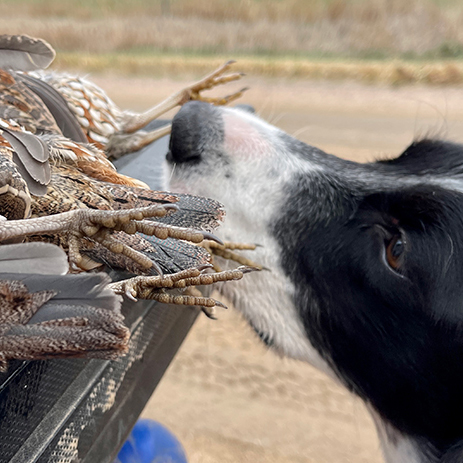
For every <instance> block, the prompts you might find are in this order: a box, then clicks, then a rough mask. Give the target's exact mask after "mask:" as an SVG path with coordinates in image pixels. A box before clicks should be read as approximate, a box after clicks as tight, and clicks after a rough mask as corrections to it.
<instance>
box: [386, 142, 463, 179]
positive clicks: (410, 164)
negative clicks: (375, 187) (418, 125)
mask: <svg viewBox="0 0 463 463" xmlns="http://www.w3.org/2000/svg"><path fill="white" fill-rule="evenodd" d="M377 164H381V165H385V166H393V169H394V172H395V173H402V174H405V175H407V174H408V175H426V174H434V175H435V174H444V175H445V174H447V175H449V174H452V175H461V174H462V173H463V146H462V145H461V144H459V143H452V142H449V141H443V140H433V139H423V140H416V141H414V142H413V143H412V144H411V145H410V146H409V147H408V148H407V149H406V150H405V151H404V152H403V153H402V154H401V155H400V156H399V157H397V158H395V159H388V160H382V161H377Z"/></svg>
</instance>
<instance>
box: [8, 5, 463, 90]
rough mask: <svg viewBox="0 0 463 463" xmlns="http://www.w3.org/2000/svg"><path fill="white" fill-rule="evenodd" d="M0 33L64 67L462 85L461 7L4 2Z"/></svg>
mask: <svg viewBox="0 0 463 463" xmlns="http://www.w3.org/2000/svg"><path fill="white" fill-rule="evenodd" d="M0 28H1V30H2V31H3V32H4V33H28V34H29V35H33V36H37V37H42V38H44V39H46V40H48V41H49V42H50V43H51V44H52V45H53V46H54V47H55V48H56V49H57V50H58V52H59V54H58V56H59V60H58V65H59V66H61V67H63V68H66V67H79V68H84V69H88V70H92V71H96V70H98V71H99V70H104V69H106V70H109V69H111V70H114V69H118V70H122V71H123V72H126V73H139V74H140V73H142V74H158V75H159V74H161V75H165V74H167V73H170V75H172V73H176V72H182V70H188V71H189V72H194V73H200V72H204V71H205V70H208V69H210V68H211V65H213V63H216V62H218V61H222V59H229V58H231V57H234V58H239V59H240V61H241V65H242V67H244V68H245V70H246V71H247V72H249V73H253V74H265V75H274V76H285V77H304V78H309V77H311V78H312V77H322V78H353V79H361V80H366V81H381V82H388V83H400V82H426V83H438V84H443V83H461V82H462V81H463V79H462V72H463V71H462V68H461V64H460V61H459V60H460V59H461V58H462V57H463V2H461V1H459V0H407V1H403V0H349V1H348V0H310V1H307V0H284V1H281V0H214V1H211V0H194V1H187V0H130V1H123V0H96V1H92V0H80V1H79V2H75V1H74V0H41V1H37V0H4V1H3V2H2V16H1V18H0ZM216 57H220V58H216ZM391 59H392V60H393V61H392V62H391ZM452 60H453V61H452ZM206 63H207V64H206ZM425 63H428V64H425ZM429 63H432V64H429Z"/></svg>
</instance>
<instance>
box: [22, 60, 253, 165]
mask: <svg viewBox="0 0 463 463" xmlns="http://www.w3.org/2000/svg"><path fill="white" fill-rule="evenodd" d="M233 63H234V61H229V62H227V63H225V64H224V65H223V66H220V67H219V68H218V69H216V70H215V71H214V72H212V73H211V74H209V75H207V76H206V77H204V78H203V79H201V80H199V81H198V82H196V83H194V84H192V85H190V86H188V87H186V88H184V89H182V90H180V91H179V92H177V93H175V94H174V95H171V96H170V97H168V98H167V99H166V100H164V101H162V102H161V103H159V104H158V105H156V106H154V107H153V108H151V109H149V110H148V111H146V112H144V113H134V112H131V111H123V110H121V109H120V108H119V107H118V106H117V105H116V104H115V103H114V102H113V101H112V100H111V99H110V98H109V97H108V96H107V95H106V93H105V92H104V91H103V90H102V89H101V88H99V87H98V86H96V85H95V84H93V83H92V82H90V81H89V80H87V79H84V78H82V77H78V76H73V75H69V74H60V73H50V72H46V71H37V72H33V73H30V74H29V76H28V77H29V80H30V82H31V83H30V84H29V86H30V87H31V88H33V89H34V91H35V92H36V93H37V95H39V96H41V97H42V96H43V95H44V94H46V93H47V90H46V88H44V86H43V85H39V84H38V83H36V84H33V83H32V82H33V79H36V80H39V81H42V82H43V83H46V84H48V85H49V86H51V87H52V88H53V89H54V90H56V91H58V92H59V93H60V94H61V95H62V97H63V98H64V99H65V100H66V102H67V105H68V107H69V109H70V110H71V112H72V113H73V114H74V116H75V118H76V120H77V121H78V122H79V124H80V126H81V128H82V130H83V132H84V133H85V135H86V137H87V139H88V141H89V142H90V143H94V144H95V145H96V146H98V147H99V148H101V149H103V150H104V151H105V152H106V154H107V156H108V157H110V158H119V157H121V156H123V155H124V154H127V153H132V152H134V151H137V150H139V149H141V148H143V147H144V146H147V145H148V144H149V143H152V142H153V141H154V140H156V139H158V138H160V137H162V136H164V135H167V134H169V133H170V130H171V127H170V125H169V126H166V127H163V128H161V129H157V130H154V131H151V132H146V131H144V130H142V129H143V128H144V127H145V126H146V125H147V124H148V123H149V122H151V121H153V120H154V119H157V118H158V117H160V116H161V115H162V114H164V113H166V112H167V111H169V110H171V109H173V108H175V107H176V106H180V105H183V104H185V103H186V102H188V101H192V100H201V101H207V102H210V103H212V104H217V105H224V104H228V103H230V102H231V101H234V100H236V99H238V98H239V97H241V95H242V94H243V92H244V91H245V90H246V89H245V88H244V89H242V90H240V91H238V92H235V93H233V94H231V95H228V96H225V97H218V98H207V97H204V96H202V94H201V92H202V91H203V90H208V89H211V88H213V87H216V86H218V85H222V84H226V83H228V82H232V81H235V80H238V79H240V78H241V77H242V75H243V74H241V73H231V74H225V72H226V71H228V69H229V68H230V67H231V65H232V64H233ZM224 74H225V75H224ZM64 134H65V135H67V136H69V137H70V138H73V137H72V134H71V132H69V131H67V132H64Z"/></svg>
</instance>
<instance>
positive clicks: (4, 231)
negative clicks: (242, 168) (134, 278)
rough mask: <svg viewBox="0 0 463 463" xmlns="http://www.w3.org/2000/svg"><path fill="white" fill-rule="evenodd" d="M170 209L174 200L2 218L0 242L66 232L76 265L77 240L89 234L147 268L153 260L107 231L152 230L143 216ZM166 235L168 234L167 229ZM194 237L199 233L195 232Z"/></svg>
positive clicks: (165, 212)
mask: <svg viewBox="0 0 463 463" xmlns="http://www.w3.org/2000/svg"><path fill="white" fill-rule="evenodd" d="M171 209H174V210H176V209H177V207H176V206H175V205H173V204H165V205H153V206H148V207H143V208H136V209H123V210H118V211H102V210H91V209H77V210H73V211H68V212H63V213H61V214H55V215H51V216H45V217H38V218H33V219H23V220H3V221H0V242H1V241H4V240H7V239H11V238H18V237H24V236H27V235H41V234H55V233H67V235H68V244H69V254H68V255H69V262H70V264H71V265H73V266H77V267H79V264H80V263H81V262H83V258H82V256H81V254H80V252H79V242H80V240H82V239H87V238H88V239H91V240H93V241H96V242H98V243H100V244H102V245H103V246H105V247H107V248H108V249H109V250H110V251H112V252H118V253H122V254H124V255H126V256H128V257H129V258H131V259H133V260H135V261H136V262H137V263H139V264H140V265H142V266H143V267H146V268H150V267H151V266H152V265H153V263H152V261H151V260H150V259H149V258H148V257H146V256H145V255H143V254H142V253H140V252H137V251H135V250H133V249H132V248H130V247H128V246H127V245H125V244H122V243H120V242H118V241H117V239H115V238H114V237H113V236H111V235H110V231H111V230H114V231H124V232H126V233H136V232H137V231H138V227H141V228H142V229H143V230H145V229H146V230H148V231H151V232H152V234H155V233H156V226H155V225H156V224H155V223H154V222H150V223H149V225H150V227H147V226H146V225H144V224H143V219H145V218H150V217H164V216H165V215H166V214H167V212H168V211H169V210H171ZM165 228H166V225H162V226H161V231H160V234H161V235H162V236H164V235H165V234H166V230H165ZM189 232H190V231H189ZM191 232H192V231H191ZM173 233H174V234H181V233H180V232H179V231H178V230H174V232H173ZM185 234H186V235H187V236H190V233H186V232H185ZM167 235H169V232H168V231H167ZM194 238H198V237H197V236H196V235H195V236H194Z"/></svg>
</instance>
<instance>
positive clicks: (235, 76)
mask: <svg viewBox="0 0 463 463" xmlns="http://www.w3.org/2000/svg"><path fill="white" fill-rule="evenodd" d="M234 63H235V61H228V62H226V63H225V64H223V65H222V66H220V67H219V68H217V69H216V70H215V71H214V72H212V73H211V74H209V75H207V76H206V77H204V78H203V79H201V80H199V81H198V82H196V83H194V84H192V85H189V86H188V87H186V88H184V89H183V90H180V91H179V92H176V93H174V94H173V95H171V96H170V97H168V98H166V99H165V100H164V101H162V102H161V103H159V104H158V105H156V106H154V107H153V108H151V109H149V110H148V111H146V112H144V113H142V114H133V115H132V116H130V117H127V118H126V121H125V122H124V124H123V127H122V129H121V130H120V133H121V134H132V133H134V132H136V131H137V130H140V129H142V128H143V127H145V126H146V125H147V124H148V123H149V122H151V121H153V120H154V119H157V118H158V117H160V116H162V115H163V114H164V113H166V112H167V111H170V110H171V109H173V108H175V107H176V106H182V105H184V104H185V103H188V102H189V101H193V100H195V101H204V102H207V103H212V104H215V105H226V104H228V103H230V102H231V101H234V100H236V99H238V98H240V97H241V96H242V95H243V93H244V92H245V91H246V90H247V88H243V89H241V90H240V91H238V92H235V93H232V94H231V95H227V96H224V97H218V98H207V97H204V96H202V95H201V92H202V91H204V90H210V89H211V88H214V87H217V86H218V85H223V84H227V83H228V82H233V81H235V80H239V79H241V77H243V76H244V74H243V73H241V72H234V73H231V74H226V75H224V73H225V72H226V71H227V70H228V69H229V68H230V67H231V65H232V64H234ZM170 129H171V126H168V127H166V128H164V129H163V130H162V133H163V134H165V133H169V132H170ZM160 133H161V132H158V133H157V134H154V133H153V134H151V138H152V140H154V139H156V137H157V136H158V135H160ZM147 137H148V138H149V137H150V135H147ZM138 149H139V148H138ZM114 151H115V152H114V153H113V152H110V153H109V155H110V156H113V157H115V158H117V157H120V156H122V155H123V154H125V153H126V152H127V150H126V149H125V150H119V152H116V150H114Z"/></svg>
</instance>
